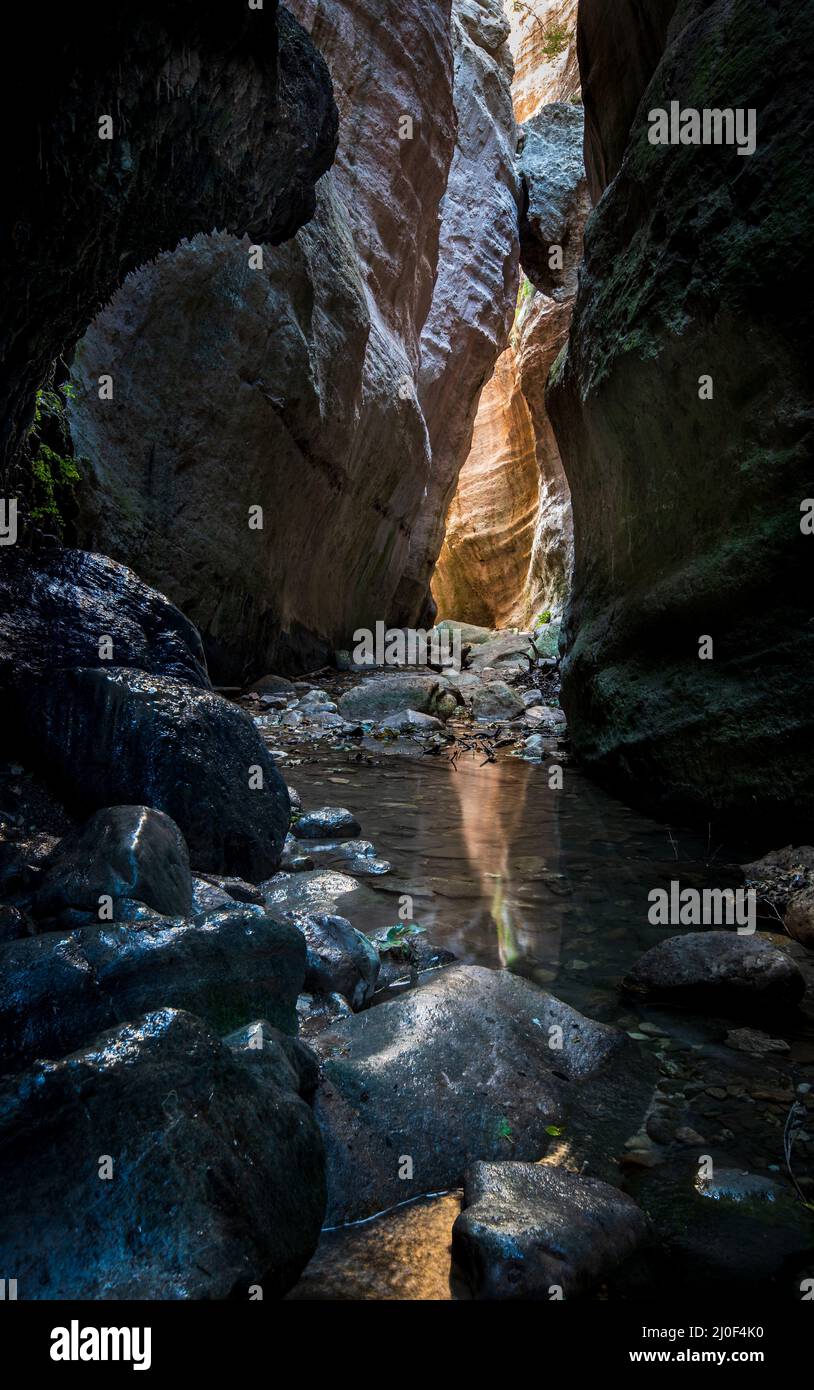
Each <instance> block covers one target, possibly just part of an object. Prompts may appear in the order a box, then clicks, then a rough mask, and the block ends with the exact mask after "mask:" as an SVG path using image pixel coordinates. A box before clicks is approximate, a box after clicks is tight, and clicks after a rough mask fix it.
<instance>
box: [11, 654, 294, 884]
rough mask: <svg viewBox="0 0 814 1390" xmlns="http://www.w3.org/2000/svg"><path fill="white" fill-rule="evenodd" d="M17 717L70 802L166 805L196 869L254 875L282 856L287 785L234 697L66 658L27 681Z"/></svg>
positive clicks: (45, 768) (258, 875)
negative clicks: (41, 677)
mask: <svg viewBox="0 0 814 1390" xmlns="http://www.w3.org/2000/svg"><path fill="white" fill-rule="evenodd" d="M25 719H26V726H27V731H28V735H29V739H30V741H31V746H32V750H36V754H37V757H38V760H39V762H40V763H41V765H42V767H43V771H44V772H45V773H46V775H47V776H48V777H49V779H50V780H51V781H52V782H53V783H54V784H55V785H56V786H58V787H59V789H60V790H61V791H63V792H64V794H65V795H66V797H70V798H71V800H72V801H74V802H75V803H76V804H77V805H81V806H83V807H85V808H86V809H87V810H94V809H96V808H97V807H99V806H104V805H109V804H110V803H111V802H114V803H115V802H122V803H124V802H140V803H144V804H145V805H148V806H152V807H155V809H156V810H160V811H164V812H166V814H167V815H168V816H171V817H172V819H173V820H174V821H176V822H177V824H178V826H179V827H180V830H181V832H182V834H183V836H184V838H185V840H186V842H187V845H188V846H189V856H190V860H191V863H192V866H193V868H195V869H203V870H206V871H211V872H213V873H225V874H235V875H239V876H241V877H246V878H248V879H250V880H257V879H261V878H264V877H265V876H267V875H268V874H269V873H271V872H272V871H273V870H274V868H275V867H276V865H277V864H278V863H279V859H280V851H281V849H282V846H283V841H284V839H285V835H286V831H287V829H288V822H289V814H290V812H289V803H288V794H287V792H286V789H285V783H284V782H283V779H282V777H281V776H280V773H279V772H278V771H277V768H276V766H275V763H274V760H273V759H272V757H271V755H270V754H269V752H268V751H267V749H266V747H265V744H264V743H263V742H262V740H261V738H260V736H259V734H258V733H257V731H256V729H255V728H254V726H253V724H252V722H251V720H250V719H249V717H248V715H246V714H245V713H244V712H243V710H241V709H239V708H238V707H237V705H233V704H229V702H228V701H226V700H224V699H222V698H221V697H220V696H219V695H215V694H213V693H212V692H210V691H204V690H196V689H195V688H193V687H192V686H190V685H187V684H185V683H184V682H182V681H178V680H174V679H173V678H171V677H169V676H154V675H146V674H144V673H142V672H139V671H134V670H125V669H121V668H114V669H112V670H106V671H102V670H70V671H58V672H54V673H53V674H52V676H51V677H50V678H49V679H48V681H47V682H44V683H43V684H42V685H40V686H39V687H38V688H37V690H36V692H33V691H32V692H29V699H28V705H27V709H26V712H25ZM261 779H262V785H259V783H260V781H261Z"/></svg>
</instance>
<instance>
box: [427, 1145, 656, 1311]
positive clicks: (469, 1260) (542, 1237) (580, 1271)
mask: <svg viewBox="0 0 814 1390" xmlns="http://www.w3.org/2000/svg"><path fill="white" fill-rule="evenodd" d="M646 1231H647V1223H646V1221H645V1218H644V1216H643V1214H642V1212H641V1211H640V1210H639V1208H638V1207H637V1206H636V1203H635V1202H634V1201H633V1200H632V1198H630V1197H628V1196H626V1194H625V1193H624V1192H620V1191H619V1189H618V1188H616V1187H611V1186H610V1185H609V1184H608V1183H605V1182H600V1181H599V1179H598V1178H591V1177H584V1176H581V1175H580V1174H579V1173H570V1172H568V1171H567V1170H566V1169H565V1168H555V1167H549V1166H548V1165H547V1164H538V1163H476V1164H474V1165H473V1167H472V1168H471V1169H470V1170H469V1171H468V1172H467V1174H466V1178H465V1181H464V1210H463V1211H462V1212H461V1215H460V1216H459V1217H458V1219H457V1221H456V1222H455V1225H454V1226H453V1228H452V1254H453V1259H454V1261H455V1263H456V1264H457V1265H458V1266H459V1268H460V1269H461V1270H462V1271H463V1273H464V1276H465V1277H466V1278H467V1281H468V1283H469V1284H470V1287H471V1288H472V1292H473V1294H474V1296H475V1297H476V1298H481V1299H517V1298H519V1299H539V1300H549V1299H550V1298H551V1297H552V1293H551V1290H552V1288H556V1289H558V1290H559V1291H560V1292H559V1295H558V1296H559V1297H561V1298H578V1297H579V1296H580V1295H581V1294H585V1293H589V1292H590V1291H591V1290H592V1289H594V1288H596V1286H597V1285H598V1284H600V1283H602V1282H603V1281H604V1280H605V1279H606V1278H607V1277H608V1275H609V1274H610V1273H612V1272H613V1270H614V1269H615V1268H616V1267H617V1266H618V1265H620V1264H622V1263H624V1261H625V1260H626V1259H628V1258H629V1256H630V1255H632V1254H633V1252H634V1251H635V1250H636V1248H637V1246H639V1245H640V1244H641V1243H642V1241H643V1240H644V1238H645V1235H646Z"/></svg>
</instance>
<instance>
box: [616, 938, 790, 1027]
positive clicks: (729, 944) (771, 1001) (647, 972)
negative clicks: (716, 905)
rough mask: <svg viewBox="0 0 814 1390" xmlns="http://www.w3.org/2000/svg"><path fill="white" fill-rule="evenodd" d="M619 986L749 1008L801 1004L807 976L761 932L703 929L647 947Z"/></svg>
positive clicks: (657, 996) (699, 1003) (647, 994)
mask: <svg viewBox="0 0 814 1390" xmlns="http://www.w3.org/2000/svg"><path fill="white" fill-rule="evenodd" d="M623 988H624V989H625V990H626V991H627V992H628V993H630V994H635V995H638V996H639V997H640V998H644V999H649V1000H664V1001H665V1002H670V1001H673V1002H676V1003H681V1004H684V1005H688V1006H690V1007H694V1008H701V1009H708V1010H711V1011H712V1012H715V1011H716V1010H721V1011H722V1012H724V1013H727V1012H730V1011H732V1010H735V1011H736V1012H740V1011H741V1010H743V1011H745V1012H747V1013H748V1012H750V1011H755V1012H758V1011H760V1010H763V1009H769V1010H775V1009H784V1008H791V1007H793V1006H794V1005H796V1004H799V1002H800V1000H801V999H802V997H803V994H804V993H805V981H804V979H803V976H802V974H801V972H800V970H799V967H798V966H797V965H796V964H795V963H794V961H793V960H792V959H791V958H790V957H789V956H787V955H785V954H784V953H783V952H782V951H779V950H778V949H777V947H776V946H773V945H772V944H771V942H768V941H764V940H763V939H762V938H761V937H760V936H738V934H737V933H736V932H732V931H701V932H687V933H686V935H684V936H671V937H670V938H669V940H667V941H662V942H660V943H659V945H658V946H652V947H651V949H650V950H649V951H645V953H644V955H643V956H641V957H640V958H639V960H637V961H636V964H635V965H634V966H633V969H632V970H631V971H630V972H629V973H628V974H627V975H626V976H625V979H624V981H623Z"/></svg>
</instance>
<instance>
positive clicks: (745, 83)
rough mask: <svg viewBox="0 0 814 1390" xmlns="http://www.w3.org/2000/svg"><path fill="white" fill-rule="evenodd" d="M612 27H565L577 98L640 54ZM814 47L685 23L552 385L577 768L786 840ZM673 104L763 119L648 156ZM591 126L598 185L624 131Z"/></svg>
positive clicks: (635, 144)
mask: <svg viewBox="0 0 814 1390" xmlns="http://www.w3.org/2000/svg"><path fill="white" fill-rule="evenodd" d="M608 8H609V7H608V6H607V5H602V4H600V3H599V0H584V3H583V5H582V6H581V16H582V19H583V21H584V22H585V24H586V26H588V25H589V22H590V23H591V25H592V26H593V20H594V19H595V20H596V23H595V26H593V27H592V29H591V32H593V34H594V43H593V44H591V45H588V44H582V45H581V54H582V59H583V64H585V63H588V67H587V68H585V69H584V71H583V84H584V87H585V90H586V91H589V90H591V89H592V88H593V89H594V90H597V89H598V86H597V82H596V81H595V71H594V66H593V65H595V66H596V70H597V71H604V72H606V73H614V72H616V71H622V70H623V69H624V67H625V64H626V62H627V61H628V59H629V58H630V57H631V55H635V54H640V53H641V52H642V51H644V49H645V48H647V45H646V44H643V39H642V33H641V29H640V25H641V23H642V22H643V21H642V13H643V9H644V8H645V7H643V6H634V5H624V6H618V7H617V6H614V7H613V8H614V13H615V14H617V18H618V19H619V24H614V25H613V26H611V27H609V28H606V29H605V30H604V31H603V30H601V27H600V19H601V16H602V14H603V13H604V12H605V11H607V9H608ZM647 8H648V12H649V10H650V7H647ZM623 13H624V15H625V16H626V20H625V24H624V25H622V23H621V19H622V15H623ZM600 40H601V45H602V47H601V48H598V47H597V44H598V43H599V42H600ZM812 42H814V12H812V10H811V7H807V8H801V7H800V6H799V5H798V4H797V3H796V0H776V3H773V4H771V5H768V4H766V3H764V0H713V3H709V2H708V0H679V3H678V5H677V7H676V10H675V15H674V17H673V21H672V24H671V27H670V30H669V35H668V39H667V47H666V51H665V53H664V56H663V57H662V59H661V61H660V63H659V64H658V67H657V69H656V71H655V75H654V76H653V77H652V80H651V82H650V85H649V86H648V88H647V91H646V93H645V94H644V96H643V99H642V100H641V102H640V104H639V105H638V109H637V111H636V114H635V117H634V119H633V124H632V129H631V132H630V139H629V141H628V145H627V150H626V152H625V155H624V159H623V161H622V164H621V168H620V169H619V171H618V173H617V174H616V177H615V179H614V181H613V183H612V184H611V185H610V186H609V187H608V188H607V189H606V191H605V194H604V197H603V198H602V199H601V202H600V204H599V206H598V207H597V209H596V211H595V213H594V215H593V217H592V218H591V221H590V223H589V227H588V232H587V236H586V240H585V266H584V271H583V275H582V278H581V281H580V287H579V292H578V295H577V302H576V307H575V313H574V321H573V326H572V330H571V336H570V342H569V345H568V349H567V352H566V353H564V354H563V355H562V356H561V357H560V359H559V360H558V362H557V364H556V365H555V368H554V370H553V372H552V376H551V381H550V386H549V410H550V413H551V416H552V419H553V422H554V426H555V429H556V434H557V439H558V442H559V445H560V449H561V451H562V456H563V459H564V463H565V468H566V472H567V475H568V479H569V483H570V486H571V492H572V498H573V509H574V532H575V547H576V565H575V580H574V590H573V595H572V599H571V604H570V609H569V613H568V618H567V633H566V635H567V645H568V655H567V660H566V662H565V668H564V688H563V703H564V705H565V707H566V710H567V713H568V717H569V726H570V729H571V733H572V736H573V738H574V742H575V746H576V749H577V751H578V752H579V754H580V755H581V757H582V758H583V759H584V760H585V762H586V763H587V764H588V765H589V766H591V767H592V768H593V769H594V770H595V771H596V772H598V773H600V774H602V775H604V776H605V777H607V778H608V779H610V780H611V781H612V782H614V783H615V784H617V785H619V786H620V787H621V788H623V789H624V791H625V793H626V794H628V795H631V796H635V797H638V798H640V799H642V800H645V801H647V802H648V803H650V804H651V805H654V806H656V807H662V808H665V809H670V810H674V809H676V808H678V809H679V810H681V811H682V812H689V813H692V814H694V815H697V816H699V817H703V818H704V819H708V820H710V821H712V820H714V821H715V822H716V834H720V833H721V832H722V831H723V832H724V833H731V832H733V831H734V830H735V828H736V826H737V824H738V822H739V821H744V822H746V823H747V824H748V825H750V826H753V827H757V828H758V829H759V830H760V831H761V833H762V835H763V838H764V839H765V835H766V827H767V826H771V834H772V836H773V837H774V839H776V840H779V839H780V837H782V836H783V834H784V830H785V827H786V825H787V823H788V824H789V825H790V824H791V823H794V822H796V825H797V834H798V836H799V833H800V832H799V825H800V816H801V814H806V815H810V814H811V812H812V810H814V774H813V773H812V758H811V751H812V733H813V732H814V730H813V728H812V723H813V721H814V715H812V702H811V689H812V678H814V629H813V628H812V623H811V614H812V599H814V592H813V590H814V585H812V573H813V572H814V571H812V555H811V546H812V545H814V540H812V538H811V537H810V536H807V535H805V534H803V533H802V526H801V504H802V503H803V502H804V500H805V499H806V498H807V497H810V496H811V492H812V486H811V484H812V469H811V382H810V376H809V375H808V374H807V373H806V372H805V371H804V369H803V366H802V362H803V360H804V356H805V346H806V344H807V343H808V342H809V341H810V329H811V325H810V315H811V304H812V294H811V288H812V287H811V275H812V271H811V257H810V252H809V248H810V245H811V240H812V230H813V228H812V222H814V208H813V207H812V200H811V193H810V180H809V179H807V176H806V169H807V164H808V161H809V160H810V147H809V146H810V131H811V119H812V110H811V107H812V91H811V84H810V80H809V75H808V74H807V72H806V58H805V54H806V52H807V51H808V52H810V51H811V46H812ZM648 51H650V50H649V49H648ZM637 65H638V64H637ZM645 80H646V79H645ZM634 97H635V93H633V92H629V93H628V103H629V104H633V102H634ZM671 101H678V102H679V103H681V105H682V106H686V107H692V108H695V109H701V108H705V107H707V108H753V109H754V110H756V112H757V148H756V151H755V153H754V154H753V155H751V156H748V157H747V156H741V155H739V153H738V151H737V149H735V148H733V147H732V146H731V145H729V146H727V145H717V146H715V145H712V146H695V145H686V144H685V145H681V144H678V145H675V146H672V145H667V146H654V145H652V144H651V143H650V142H649V139H648V120H647V116H648V112H649V111H650V110H653V109H656V108H663V109H667V108H669V104H670V102H671ZM606 118H607V121H608V122H609V127H610V129H609V131H608V132H606V131H604V129H603V122H604V120H605V119H606ZM595 119H596V120H597V121H598V122H599V134H598V137H597V141H598V143H597V141H594V140H591V141H589V150H590V149H593V150H595V151H596V150H599V151H600V152H599V153H597V154H596V155H595V158H594V160H593V162H592V164H591V177H592V180H593V181H594V183H595V185H596V186H597V187H601V186H602V184H603V183H604V182H605V180H606V179H607V177H608V172H609V170H608V156H607V151H609V150H610V149H611V148H612V147H613V144H614V141H615V139H616V134H615V132H616V130H617V124H618V121H617V115H616V113H615V111H614V110H613V109H610V110H608V111H607V113H606V115H605V116H603V111H602V109H601V107H600V106H599V105H598V106H597V108H596V116H595ZM602 151H604V152H605V153H602ZM610 167H611V169H612V163H611V166H610Z"/></svg>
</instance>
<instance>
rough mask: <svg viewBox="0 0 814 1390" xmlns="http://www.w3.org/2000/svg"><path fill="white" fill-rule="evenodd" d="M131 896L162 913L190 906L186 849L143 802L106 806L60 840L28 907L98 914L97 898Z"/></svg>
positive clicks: (180, 912)
mask: <svg viewBox="0 0 814 1390" xmlns="http://www.w3.org/2000/svg"><path fill="white" fill-rule="evenodd" d="M103 895H104V896H106V897H110V898H112V899H113V900H114V902H115V901H116V900H117V899H121V898H130V899H135V900H136V901H137V902H140V903H144V904H145V905H146V906H147V907H151V908H153V909H154V910H155V911H156V912H160V913H162V914H164V915H165V916H171V917H172V916H177V917H183V916H186V915H187V914H188V913H189V912H191V910H192V878H191V875H190V871H189V852H188V850H187V847H186V843H185V841H184V837H183V835H182V834H181V831H180V830H179V829H178V826H177V825H176V824H175V822H174V821H173V820H171V819H170V817H169V816H166V815H165V814H164V812H163V811H154V810H153V809H152V808H151V807H149V806H107V807H105V808H104V809H103V810H101V811H97V812H96V813H95V814H94V815H92V816H91V818H90V820H88V821H86V822H85V824H84V825H83V826H81V827H80V828H79V829H78V830H74V831H71V832H70V833H69V834H68V835H66V836H65V837H64V839H62V840H60V842H59V844H58V846H57V848H56V849H55V850H54V851H53V853H52V854H51V855H49V857H48V858H47V859H46V860H45V862H44V864H43V866H42V869H41V871H40V874H39V876H38V878H37V880H36V889H35V892H34V895H33V911H34V913H35V915H36V916H38V917H56V916H58V915H59V913H60V912H61V911H62V910H63V908H80V909H85V910H86V911H90V912H93V913H95V914H96V915H97V917H98V913H99V899H100V897H102V896H103Z"/></svg>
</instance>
